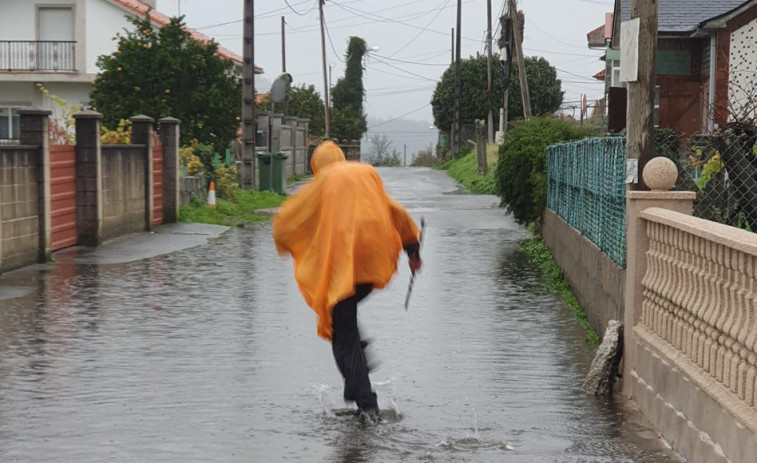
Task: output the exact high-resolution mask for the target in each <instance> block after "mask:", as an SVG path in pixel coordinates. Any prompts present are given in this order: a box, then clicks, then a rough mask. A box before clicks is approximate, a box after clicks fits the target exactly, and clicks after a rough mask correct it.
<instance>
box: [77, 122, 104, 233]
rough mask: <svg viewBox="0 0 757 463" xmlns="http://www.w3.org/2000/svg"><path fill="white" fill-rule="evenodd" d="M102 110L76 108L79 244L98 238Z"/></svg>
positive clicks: (100, 193) (100, 205)
mask: <svg viewBox="0 0 757 463" xmlns="http://www.w3.org/2000/svg"><path fill="white" fill-rule="evenodd" d="M102 117H103V116H102V114H100V113H97V112H94V111H79V112H78V113H76V114H74V119H75V120H76V240H77V242H78V244H80V245H83V246H97V245H98V244H100V243H101V242H102V228H103V205H102V174H103V173H102V153H101V150H100V120H101V119H102Z"/></svg>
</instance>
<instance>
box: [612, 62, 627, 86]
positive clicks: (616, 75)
mask: <svg viewBox="0 0 757 463" xmlns="http://www.w3.org/2000/svg"><path fill="white" fill-rule="evenodd" d="M610 66H611V68H612V77H611V80H610V86H611V87H625V86H626V83H625V82H621V81H620V60H617V59H614V60H610Z"/></svg>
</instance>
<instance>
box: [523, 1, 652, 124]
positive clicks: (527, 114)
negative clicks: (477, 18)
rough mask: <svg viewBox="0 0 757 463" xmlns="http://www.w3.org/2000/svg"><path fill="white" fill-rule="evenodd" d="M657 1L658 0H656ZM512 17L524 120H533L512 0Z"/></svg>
mask: <svg viewBox="0 0 757 463" xmlns="http://www.w3.org/2000/svg"><path fill="white" fill-rule="evenodd" d="M654 1H656V0H654ZM508 8H509V10H510V17H511V18H512V21H513V37H514V38H515V40H514V42H515V44H514V45H515V54H516V57H517V58H518V75H519V76H520V94H521V98H522V99H523V119H525V120H529V119H531V97H530V95H529V93H528V79H527V78H526V61H525V58H524V57H523V37H521V36H520V24H519V23H518V8H517V5H516V2H515V0H510V5H509V7H508Z"/></svg>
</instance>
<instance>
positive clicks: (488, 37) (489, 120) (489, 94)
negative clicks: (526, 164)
mask: <svg viewBox="0 0 757 463" xmlns="http://www.w3.org/2000/svg"><path fill="white" fill-rule="evenodd" d="M486 84H487V86H486V95H487V97H488V104H489V117H488V118H487V119H486V129H487V135H488V137H487V139H488V142H489V143H494V113H493V112H492V0H486Z"/></svg>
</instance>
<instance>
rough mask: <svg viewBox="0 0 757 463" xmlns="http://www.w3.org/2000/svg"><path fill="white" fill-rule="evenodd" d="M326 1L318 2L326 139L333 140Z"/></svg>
mask: <svg viewBox="0 0 757 463" xmlns="http://www.w3.org/2000/svg"><path fill="white" fill-rule="evenodd" d="M324 3H326V0H318V8H319V10H320V13H321V61H323V103H324V111H325V113H326V114H325V117H326V121H325V122H326V139H329V138H331V108H330V105H329V82H328V76H327V75H326V34H325V32H324V19H323V4H324Z"/></svg>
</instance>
